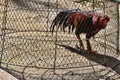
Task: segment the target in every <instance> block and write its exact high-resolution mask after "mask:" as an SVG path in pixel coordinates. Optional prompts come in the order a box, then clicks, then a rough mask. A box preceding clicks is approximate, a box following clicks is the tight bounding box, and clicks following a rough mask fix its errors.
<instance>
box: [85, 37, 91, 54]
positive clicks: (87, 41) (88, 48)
mask: <svg viewBox="0 0 120 80" xmlns="http://www.w3.org/2000/svg"><path fill="white" fill-rule="evenodd" d="M86 43H87V50H88V51H90V52H92V48H91V44H90V41H89V39H87V40H86Z"/></svg>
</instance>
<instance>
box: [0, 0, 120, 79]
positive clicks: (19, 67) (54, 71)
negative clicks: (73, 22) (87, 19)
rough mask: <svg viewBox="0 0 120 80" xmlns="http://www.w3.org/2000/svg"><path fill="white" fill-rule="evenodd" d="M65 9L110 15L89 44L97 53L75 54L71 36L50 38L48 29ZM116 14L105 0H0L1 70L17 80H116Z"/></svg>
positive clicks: (115, 8) (118, 74)
mask: <svg viewBox="0 0 120 80" xmlns="http://www.w3.org/2000/svg"><path fill="white" fill-rule="evenodd" d="M65 9H81V10H87V11H96V12H99V13H102V14H108V15H109V16H110V22H109V23H108V26H107V27H106V28H105V30H101V31H100V32H99V33H98V34H97V35H96V36H95V37H94V38H92V39H91V44H92V48H93V49H94V50H96V51H98V53H88V52H86V51H84V50H82V51H80V50H78V49H76V47H75V45H76V44H77V43H78V41H77V39H76V36H75V34H74V32H71V33H70V34H69V33H68V31H66V32H65V33H64V32H62V31H58V32H55V33H54V35H53V36H52V34H51V32H50V25H51V23H52V21H53V19H54V18H55V16H56V15H57V14H58V13H59V12H60V11H62V10H65ZM118 9H119V8H118V3H114V2H111V1H109V0H106V2H104V0H46V1H44V0H0V25H1V27H0V28H1V29H0V35H1V38H0V39H1V44H0V45H1V47H0V49H1V53H0V57H1V58H0V62H1V68H2V69H4V70H6V71H8V72H9V73H11V74H12V75H13V76H15V77H16V78H18V79H20V80H25V79H26V80H98V79H106V80H117V79H118V80H119V79H120V69H119V67H120V65H119V63H120V61H119V60H120V57H119V54H118V53H119V52H118V51H119V44H118V43H119V38H118V37H119V33H118V32H119V30H118V29H119V11H118ZM81 37H82V41H83V42H84V43H85V36H84V34H83V35H81Z"/></svg>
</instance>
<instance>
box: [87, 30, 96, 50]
mask: <svg viewBox="0 0 120 80" xmlns="http://www.w3.org/2000/svg"><path fill="white" fill-rule="evenodd" d="M97 33H98V32H95V33H88V34H87V35H86V43H87V50H88V51H89V52H97V51H92V47H91V44H90V41H89V40H90V38H91V37H93V36H94V35H95V34H97Z"/></svg>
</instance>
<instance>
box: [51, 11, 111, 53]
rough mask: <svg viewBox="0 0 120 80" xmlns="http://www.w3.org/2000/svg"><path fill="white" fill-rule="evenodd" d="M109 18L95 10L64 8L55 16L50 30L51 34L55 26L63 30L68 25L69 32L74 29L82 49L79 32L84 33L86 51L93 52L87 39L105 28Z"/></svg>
mask: <svg viewBox="0 0 120 80" xmlns="http://www.w3.org/2000/svg"><path fill="white" fill-rule="evenodd" d="M109 20H110V18H109V17H108V16H107V15H105V14H102V15H100V14H99V13H97V12H90V11H80V10H78V9H72V10H64V11H61V12H59V13H58V15H57V16H56V17H55V19H54V20H53V22H52V24H51V27H50V30H51V32H52V34H53V32H54V31H55V28H57V29H59V28H61V30H62V31H65V28H66V27H68V30H69V33H70V31H73V30H74V29H75V35H76V37H77V39H78V41H79V44H80V48H81V49H84V45H83V43H82V40H81V38H80V34H81V33H85V34H86V44H87V51H89V52H93V51H92V48H91V44H90V41H89V40H90V39H91V37H93V36H95V35H96V34H97V33H98V32H99V31H100V30H101V29H105V28H106V26H107V23H108V22H109Z"/></svg>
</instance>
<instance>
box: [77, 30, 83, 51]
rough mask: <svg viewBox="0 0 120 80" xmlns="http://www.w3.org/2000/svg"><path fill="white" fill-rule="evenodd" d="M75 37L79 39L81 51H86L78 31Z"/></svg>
mask: <svg viewBox="0 0 120 80" xmlns="http://www.w3.org/2000/svg"><path fill="white" fill-rule="evenodd" d="M75 35H76V37H77V39H78V41H79V44H80V47H81V49H84V45H83V43H82V40H81V38H80V34H79V32H77V31H76V32H75Z"/></svg>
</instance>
